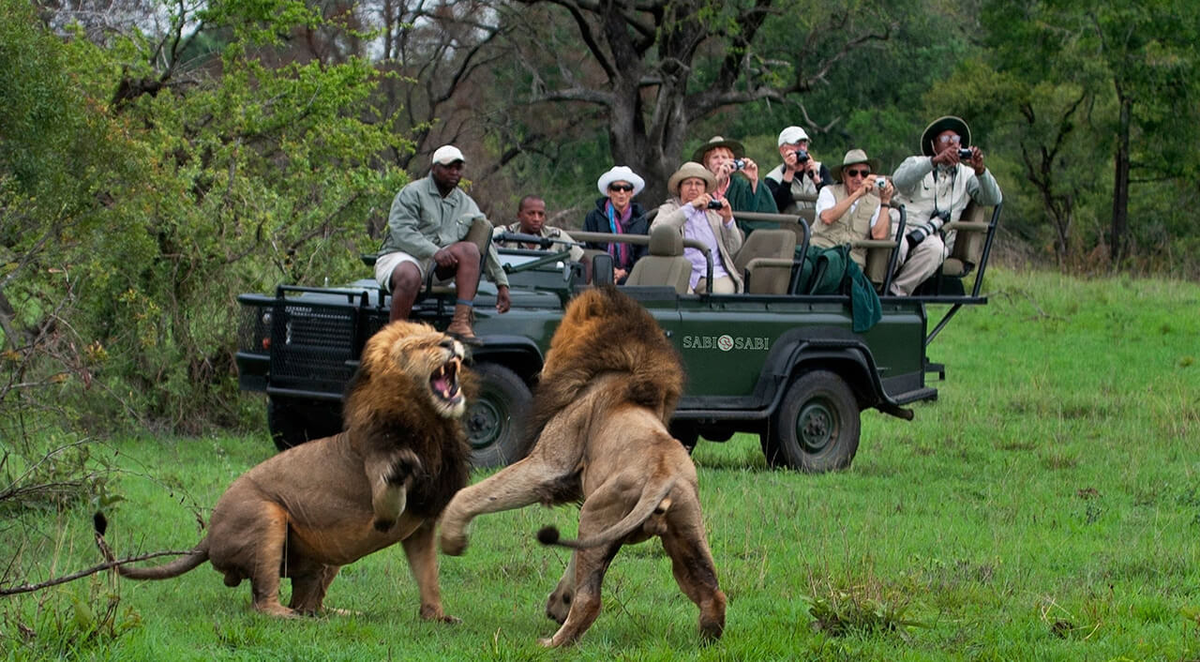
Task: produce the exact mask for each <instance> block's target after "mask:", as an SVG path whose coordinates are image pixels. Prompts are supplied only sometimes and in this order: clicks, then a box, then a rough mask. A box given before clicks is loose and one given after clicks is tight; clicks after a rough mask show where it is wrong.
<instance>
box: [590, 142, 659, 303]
mask: <svg viewBox="0 0 1200 662" xmlns="http://www.w3.org/2000/svg"><path fill="white" fill-rule="evenodd" d="M596 188H598V189H599V190H600V195H601V196H603V197H601V198H599V199H598V200H596V208H595V209H593V210H591V211H589V212H588V214H587V217H586V218H585V219H583V229H584V231H586V232H608V233H611V234H648V233H649V231H650V223H649V222H648V221H647V220H646V210H645V209H643V208H642V206H641V205H640V204H638V203H636V202H633V197H634V196H635V195H637V194H638V193H641V192H642V189H644V188H646V180H644V179H642V178H641V177H639V176H638V174H637V173H636V172H634V171H633V170H632V169H630V168H629V167H628V166H614V167H613V168H611V169H610V170H609V171H608V172H606V173H604V174H603V175H600V179H599V180H597V181H596ZM587 247H588V248H593V249H596V250H602V251H605V252H607V253H608V254H609V255H611V256H612V258H613V280H614V281H616V282H617V284H621V283H624V282H625V279H626V278H628V277H629V272H631V271H633V263H634V262H637V261H638V259H640V258H641V257H642V256H643V255H645V254H646V247H645V246H637V245H634V244H623V243H612V244H597V243H588V244H587Z"/></svg>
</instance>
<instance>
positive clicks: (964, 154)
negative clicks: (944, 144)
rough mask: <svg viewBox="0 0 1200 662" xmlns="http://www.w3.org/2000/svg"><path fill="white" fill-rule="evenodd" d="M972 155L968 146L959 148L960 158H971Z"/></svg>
mask: <svg viewBox="0 0 1200 662" xmlns="http://www.w3.org/2000/svg"><path fill="white" fill-rule="evenodd" d="M971 156H972V154H971V150H969V149H967V148H966V147H964V148H962V149H960V150H958V158H960V159H969V158H971Z"/></svg>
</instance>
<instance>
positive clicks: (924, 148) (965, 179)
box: [891, 116, 1001, 295]
mask: <svg viewBox="0 0 1200 662" xmlns="http://www.w3.org/2000/svg"><path fill="white" fill-rule="evenodd" d="M970 145H971V129H970V128H969V127H967V123H966V122H964V121H963V120H962V119H960V118H957V117H951V116H946V117H940V118H938V119H936V120H934V121H933V122H932V123H931V124H930V125H929V126H928V127H926V128H925V131H924V133H922V134H921V156H910V157H908V158H907V159H904V163H901V164H900V167H899V168H896V172H895V173H894V174H893V175H892V181H893V183H894V184H895V185H896V192H897V193H896V201H897V202H899V203H901V204H903V205H904V207H905V209H906V211H907V213H908V219H907V224H906V228H905V232H904V233H905V237H904V241H903V242H901V245H900V258H901V259H905V258H907V259H908V260H909V262H910V263H913V267H912V268H911V269H909V270H908V271H907V272H904V273H900V274H897V276H896V278H895V280H893V281H892V288H891V291H892V294H900V295H908V294H912V292H913V290H914V289H916V287H917V286H918V285H920V284H921V283H922V282H923V281H924V280H925V279H926V278H928V277H929V276H931V275H933V274H934V273H935V272H937V269H938V267H939V266H940V265H941V264H942V261H944V260H945V259H946V256H947V255H948V254H949V252H950V249H952V248H954V233H953V232H950V233H947V234H946V236H945V240H944V242H943V237H942V236H941V235H940V234H939V231H940V230H941V229H942V226H943V225H945V224H946V223H951V222H953V221H957V220H958V219H959V217H960V216H962V213H963V210H964V209H966V207H967V203H969V202H970V201H971V200H974V201H975V202H976V203H977V204H980V205H985V206H995V205H998V204H1000V201H1001V195H1000V185H999V184H997V183H996V178H995V177H992V173H990V172H988V170H987V168H986V167H985V166H984V165H983V152H982V151H981V150H980V149H979V148H978V147H971V146H970ZM960 150H962V151H961V152H960ZM968 153H969V154H968Z"/></svg>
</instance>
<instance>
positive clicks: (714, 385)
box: [237, 208, 999, 472]
mask: <svg viewBox="0 0 1200 662" xmlns="http://www.w3.org/2000/svg"><path fill="white" fill-rule="evenodd" d="M968 212H970V210H968ZM964 218H965V219H970V220H966V221H964V222H961V223H957V224H952V225H951V226H948V229H955V230H957V231H958V232H959V236H958V241H957V243H956V246H955V252H954V254H953V256H952V258H951V259H948V260H947V261H946V265H945V267H944V268H943V271H942V272H941V273H939V274H938V275H936V276H935V277H934V278H931V279H930V282H927V283H926V284H925V285H923V290H922V291H921V292H920V294H919V295H918V296H913V297H892V296H882V297H880V299H879V301H880V305H881V309H882V311H881V312H882V317H881V319H880V320H879V322H878V323H876V324H875V325H874V326H872V327H871V328H869V329H868V330H866V331H864V332H862V333H855V332H854V331H853V330H852V328H853V325H854V310H853V308H852V304H851V297H850V296H849V295H848V294H845V293H841V292H838V293H834V294H812V293H808V292H807V291H806V290H805V285H804V283H802V282H801V276H802V273H803V272H804V269H803V268H802V267H803V265H802V261H801V260H798V259H796V258H795V256H796V255H797V254H800V255H803V254H804V249H805V248H806V247H807V243H808V226H807V224H806V223H805V220H804V219H803V218H801V217H797V216H783V215H779V214H738V220H739V222H742V221H746V222H753V223H756V224H758V225H759V227H760V228H761V229H757V230H755V231H754V232H752V233H751V234H750V235H749V236H748V237H747V239H746V242H745V244H744V246H743V248H742V250H741V251H740V252H739V254H738V256H737V265H736V266H737V268H738V269H739V270H741V271H742V273H743V274H744V275H745V277H746V284H747V287H746V292H745V293H740V294H730V295H720V294H705V295H696V294H687V293H686V291H687V274H688V273H689V272H690V268H691V267H690V264H689V263H688V262H687V259H686V258H684V257H683V248H684V245H685V241H684V240H683V239H682V238H681V237H680V236H679V234H678V233H677V232H661V231H659V230H660V229H656V230H655V231H654V232H652V233H651V235H650V236H648V237H647V236H631V235H608V234H600V233H584V232H575V233H573V236H574V237H575V239H576V240H578V241H584V242H613V241H625V242H629V243H641V244H648V245H649V255H647V256H646V257H644V258H642V260H640V261H639V262H638V263H637V265H635V269H634V271H633V272H632V273H631V274H630V277H629V278H628V280H627V282H626V283H625V284H624V285H622V286H620V289H621V290H622V291H623V292H624V293H626V294H628V295H629V296H631V297H633V298H634V299H636V300H637V301H639V302H640V303H641V305H642V306H644V307H645V308H646V309H647V310H649V311H650V312H651V313H652V314H653V316H654V317H655V319H656V320H657V321H658V323H659V324H660V325H661V326H662V329H663V332H664V333H665V334H666V335H667V336H668V337H669V338H670V339H671V342H672V343H673V344H674V346H675V347H676V348H677V349H678V350H679V353H680V356H681V358H682V361H683V364H684V367H685V370H686V373H687V386H686V389H685V394H684V396H683V397H682V399H681V400H680V402H679V406H678V408H677V410H676V412H675V415H674V418H673V420H672V424H671V430H672V433H673V434H674V436H675V437H676V438H677V439H678V440H679V441H680V442H681V443H682V444H684V446H686V447H688V448H689V450H690V449H691V448H692V447H694V446H695V444H696V443H697V441H698V440H699V439H700V438H701V437H703V438H704V439H707V440H709V441H725V440H728V439H729V438H730V437H731V436H732V435H733V434H735V433H737V432H747V433H752V434H757V435H758V436H759V438H760V440H761V444H762V448H763V451H764V453H765V454H766V457H767V460H768V462H769V463H770V464H771V465H772V466H788V467H791V468H794V469H798V470H803V471H810V472H821V471H829V470H836V469H842V468H845V467H848V466H849V465H850V463H851V461H852V460H853V458H854V455H855V453H856V451H857V449H858V443H859V429H860V428H859V416H860V412H861V411H862V410H864V409H872V408H873V409H878V410H880V411H882V412H885V413H888V414H892V415H895V416H899V417H902V418H911V417H912V412H911V411H910V410H907V409H905V408H904V407H903V405H905V404H908V403H912V402H915V401H920V400H931V399H935V398H936V397H937V389H936V388H934V387H932V386H930V385H928V384H926V375H928V374H937V375H939V377H940V378H942V379H944V377H945V368H944V367H943V366H941V365H940V364H934V363H931V362H930V361H929V360H928V359H927V357H926V348H927V346H928V345H929V343H931V342H932V341H933V339H934V338H935V337H936V336H937V334H938V333H939V332H940V331H941V330H942V329H943V328H944V327H945V325H946V324H947V323H948V322H949V321H950V319H951V318H952V317H953V316H954V315H955V314H956V313H957V312H958V311H959V310H960V309H961V308H962V307H963V306H971V305H980V304H984V303H986V302H987V299H986V297H983V296H981V295H980V288H981V286H982V283H983V275H984V271H985V269H986V266H987V257H988V254H989V252H990V248H991V243H992V240H993V238H994V236H995V231H996V225H997V222H998V219H999V208H996V209H995V210H994V211H993V212H992V213H991V215H990V218H988V216H987V210H982V209H981V210H976V211H975V216H974V217H970V216H969V215H968V214H964ZM901 222H902V223H903V216H902V220H901ZM477 223H478V224H479V225H477V227H476V228H474V229H473V230H472V235H469V238H473V239H474V240H476V241H479V242H480V243H481V244H484V245H485V242H486V241H488V240H489V238H490V230H491V227H490V225H488V224H487V223H486V221H482V220H481V221H477ZM897 236H901V237H902V236H903V228H902V227H901V231H900V232H898V233H897ZM502 238H504V237H502ZM511 238H513V239H516V240H517V241H522V242H525V241H529V242H537V241H539V240H538V238H535V237H528V236H520V235H517V236H514V237H511ZM687 241H688V242H691V240H687ZM559 243H560V244H561V242H559ZM541 245H542V246H543V247H544V248H545V250H540V249H539V250H506V249H502V250H501V251H500V253H501V258H502V262H504V264H505V269H506V271H507V272H508V275H509V280H510V296H511V299H512V308H511V310H510V311H509V312H508V313H506V314H503V315H500V314H497V313H496V311H495V305H494V304H495V295H496V289H495V287H494V285H492V284H491V283H490V282H487V281H483V282H481V283H480V287H479V294H478V295H477V298H476V307H475V311H476V312H475V314H476V322H475V327H474V330H475V333H476V335H478V336H479V337H480V339H481V340H482V341H483V344H482V346H480V347H477V348H475V349H474V350H473V352H472V354H473V358H472V362H473V368H474V371H475V373H476V374H477V375H478V377H479V378H480V392H479V394H478V397H476V398H475V399H473V401H472V402H471V404H470V406H469V408H468V411H467V414H466V416H465V424H466V429H467V433H468V438H469V441H470V443H471V445H472V448H473V462H474V463H475V465H476V466H496V465H503V464H508V463H511V462H514V461H516V460H518V459H520V458H522V457H524V456H525V454H526V453H527V452H528V450H529V446H530V444H531V443H532V440H531V439H528V438H526V436H525V435H524V434H523V431H522V429H521V421H522V418H523V415H524V414H525V412H526V411H527V410H528V408H529V406H530V402H531V399H532V396H531V388H532V387H533V386H534V384H535V383H536V380H537V375H538V373H539V371H540V370H541V367H542V364H543V361H544V358H545V355H546V352H547V350H548V348H549V343H550V338H551V336H552V335H553V333H554V330H555V328H556V327H557V325H558V323H559V321H560V320H561V319H562V315H563V311H564V309H565V307H566V305H567V303H568V302H569V301H570V300H571V298H572V297H573V296H574V295H575V294H576V293H577V292H579V291H581V288H585V287H591V285H589V284H587V283H585V279H584V269H583V265H582V264H580V263H573V262H570V261H569V260H568V257H567V256H568V251H567V250H566V249H567V248H568V247H566V246H562V245H556V244H555V243H554V242H551V241H545V242H543V243H542V244H541ZM688 245H692V246H694V247H697V248H701V249H702V250H703V246H701V245H699V244H691V243H689V244H688ZM797 246H799V247H800V249H801V250H800V251H799V252H797V251H796V247H797ZM866 246H867V247H868V248H869V252H870V258H869V261H868V266H867V275H868V276H869V277H870V278H871V281H872V282H873V284H874V285H875V287H876V288H877V289H878V290H879V291H880V292H886V291H887V285H888V281H889V280H890V276H889V274H890V273H891V271H892V269H891V267H892V266H893V264H894V260H895V257H894V250H893V249H894V247H895V245H894V243H893V242H890V241H884V242H866ZM597 253H599V254H597ZM708 259H709V265H710V266H709V268H710V269H711V264H712V263H711V260H712V256H708ZM371 260H372V258H370V257H367V256H364V261H366V262H371ZM585 260H586V261H590V263H591V265H592V275H593V280H594V281H595V282H596V283H597V284H602V283H605V282H607V283H611V282H612V263H611V259H609V257H608V256H607V255H606V254H603V253H600V252H598V251H588V255H587V256H586V257H585ZM971 273H974V275H975V278H974V282H973V286H972V288H971V291H970V292H969V293H968V292H967V291H966V290H965V289H964V287H963V277H964V276H967V275H969V274H971ZM809 275H811V274H809ZM710 282H711V279H710ZM238 300H239V302H240V303H241V304H242V307H243V319H242V324H241V328H240V341H239V348H240V349H239V351H238V353H237V362H238V366H239V369H240V384H241V388H243V389H244V390H251V391H265V392H266V394H267V420H268V426H269V428H270V430H271V434H272V436H273V438H274V440H275V443H276V445H277V446H278V447H279V448H280V449H284V448H287V447H290V446H292V445H295V444H298V443H302V442H304V441H306V440H308V439H316V438H320V437H323V436H327V435H330V434H334V433H336V432H338V431H339V430H341V415H340V414H341V412H340V407H341V400H342V393H343V391H344V390H345V387H346V384H347V382H348V381H349V379H350V377H351V375H352V374H353V372H354V370H355V368H356V366H357V362H358V357H359V354H360V352H361V351H362V348H363V344H364V343H365V341H366V340H367V338H369V337H370V336H371V335H372V334H373V333H375V332H376V331H377V330H378V329H379V328H380V327H382V326H383V325H384V324H386V323H387V321H388V311H389V305H390V299H389V297H388V296H387V295H385V294H383V293H382V292H381V291H380V290H379V288H378V286H377V285H376V283H375V281H374V280H369V279H367V280H359V281H356V282H354V283H352V284H351V285H349V286H346V287H343V288H333V289H331V288H310V287H297V286H284V285H281V286H279V287H278V288H277V289H276V291H275V293H274V294H273V295H263V294H244V295H242V296H240V297H239V298H238ZM928 304H948V305H949V308H948V310H947V312H946V313H945V314H944V316H943V317H942V319H941V320H940V321H939V322H938V323H937V324H936V325H935V326H934V328H933V329H932V331H931V330H929V319H928V317H927V309H926V306H927V305H928ZM453 308H454V294H453V289H452V288H451V289H449V290H443V289H439V288H438V287H434V286H430V285H427V287H426V290H425V291H424V292H423V293H422V295H421V296H419V297H418V300H417V303H416V304H415V305H414V307H413V311H412V315H411V318H412V319H414V320H418V321H427V322H430V323H432V324H433V325H434V326H436V327H438V328H445V326H446V325H447V324H448V323H449V321H450V318H451V314H452V311H453ZM596 342H598V343H599V342H620V338H597V339H596Z"/></svg>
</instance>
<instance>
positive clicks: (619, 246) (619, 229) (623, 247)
mask: <svg viewBox="0 0 1200 662" xmlns="http://www.w3.org/2000/svg"><path fill="white" fill-rule="evenodd" d="M616 211H617V210H616V209H613V204H612V200H607V201H605V203H604V213H605V214H606V215H607V216H608V229H609V231H610V232H612V233H613V234H625V233H626V230H628V229H629V219H630V217H631V216H632V215H633V203H630V204H629V206H627V207H625V211H623V212H621V216H620V218H617V215H616ZM608 254H609V255H611V256H613V260H615V261H616V263H617V266H618V267H621V268H622V269H628V268H629V244H626V243H616V244H609V245H608Z"/></svg>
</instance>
